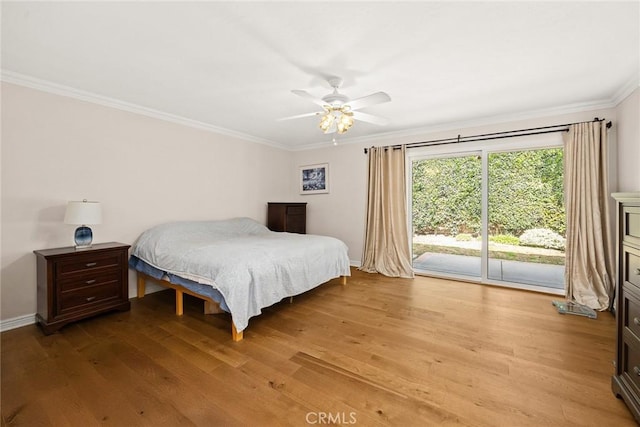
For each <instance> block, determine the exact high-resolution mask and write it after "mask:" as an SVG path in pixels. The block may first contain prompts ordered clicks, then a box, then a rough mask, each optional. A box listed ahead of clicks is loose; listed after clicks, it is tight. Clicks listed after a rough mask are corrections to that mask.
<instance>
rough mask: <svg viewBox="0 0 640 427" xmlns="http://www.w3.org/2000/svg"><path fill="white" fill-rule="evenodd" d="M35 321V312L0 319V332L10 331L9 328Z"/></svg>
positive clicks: (31, 323)
mask: <svg viewBox="0 0 640 427" xmlns="http://www.w3.org/2000/svg"><path fill="white" fill-rule="evenodd" d="M34 323H36V315H35V314H26V315H24V316H18V317H14V318H13V319H5V320H0V332H5V331H10V330H11V329H16V328H21V327H23V326H27V325H33V324H34Z"/></svg>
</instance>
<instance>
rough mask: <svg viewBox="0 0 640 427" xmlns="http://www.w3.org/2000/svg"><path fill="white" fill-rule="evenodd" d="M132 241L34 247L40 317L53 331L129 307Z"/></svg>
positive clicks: (38, 317)
mask: <svg viewBox="0 0 640 427" xmlns="http://www.w3.org/2000/svg"><path fill="white" fill-rule="evenodd" d="M129 247H130V246H129V245H125V244H122V243H115V242H111V243H99V244H95V245H93V246H91V247H90V248H86V249H76V248H75V247H73V246H71V247H65V248H56V249H44V250H39V251H34V253H35V254H36V258H37V269H38V313H37V314H36V320H37V322H38V323H39V324H40V326H41V327H42V330H43V331H44V333H45V334H47V335H49V334H51V333H53V332H55V331H57V330H58V329H60V328H61V327H63V326H64V325H66V324H68V323H71V322H75V321H77V320H81V319H85V318H87V317H90V316H95V315H97V314H101V313H104V312H107V311H111V310H120V311H126V310H129V307H130V303H129V275H128V270H127V259H128V250H129Z"/></svg>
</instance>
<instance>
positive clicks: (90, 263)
mask: <svg viewBox="0 0 640 427" xmlns="http://www.w3.org/2000/svg"><path fill="white" fill-rule="evenodd" d="M121 262H122V261H121V255H120V253H118V252H106V253H101V254H100V253H97V254H93V253H87V254H83V255H82V256H76V257H73V258H69V259H63V260H59V261H58V262H56V278H57V279H64V278H66V277H68V276H70V275H74V274H82V273H85V272H90V271H92V270H94V271H95V270H99V269H104V268H118V267H119V266H120V265H121Z"/></svg>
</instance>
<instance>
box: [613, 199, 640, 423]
mask: <svg viewBox="0 0 640 427" xmlns="http://www.w3.org/2000/svg"><path fill="white" fill-rule="evenodd" d="M613 197H614V198H615V199H616V201H617V221H616V223H617V227H616V230H617V233H616V239H617V241H616V270H617V272H616V296H615V301H616V321H617V328H616V329H617V348H616V372H615V375H614V376H613V379H612V389H613V393H614V394H615V395H616V396H617V397H620V398H622V399H623V400H624V402H625V403H626V404H627V406H628V407H629V409H630V410H631V413H632V414H633V416H634V417H635V419H636V421H637V422H638V423H640V193H614V194H613Z"/></svg>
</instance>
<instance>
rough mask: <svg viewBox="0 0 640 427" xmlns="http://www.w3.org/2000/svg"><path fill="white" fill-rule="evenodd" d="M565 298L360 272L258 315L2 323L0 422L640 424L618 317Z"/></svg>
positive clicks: (187, 306)
mask: <svg viewBox="0 0 640 427" xmlns="http://www.w3.org/2000/svg"><path fill="white" fill-rule="evenodd" d="M553 299H558V297H557V296H551V295H544V294H538V293H532V292H526V291H518V290H512V289H506V288H500V287H491V286H481V285H474V284H470V283H464V282H457V281H453V280H443V279H433V278H428V277H416V278H415V279H414V280H410V279H392V278H387V277H384V276H380V275H375V274H367V273H362V272H360V271H357V270H353V272H352V277H351V278H350V279H349V281H348V284H347V285H346V286H343V285H341V284H340V281H339V280H333V281H331V282H329V283H326V284H324V285H322V286H320V287H318V288H316V289H314V290H311V291H309V292H307V293H305V294H302V295H299V296H296V297H295V298H294V299H293V303H292V304H290V303H289V302H288V301H282V302H280V303H278V304H275V305H274V306H272V307H269V308H266V309H264V310H263V311H264V312H263V314H262V315H261V316H258V317H256V318H252V319H251V320H250V322H249V328H248V329H247V330H246V331H245V339H244V341H242V342H233V341H232V340H231V338H230V325H231V323H230V322H231V320H230V316H229V315H227V314H214V315H204V314H203V309H202V302H201V301H199V300H197V299H195V298H191V297H185V300H184V311H185V314H184V316H181V317H179V316H175V314H174V304H175V299H174V297H173V292H171V291H169V292H166V291H163V292H158V293H155V294H151V295H147V296H145V298H143V299H139V300H138V299H134V300H132V306H131V311H129V312H118V313H110V314H106V315H103V316H99V317H95V318H91V319H86V320H83V321H80V322H77V323H74V324H70V325H67V326H66V327H64V328H63V329H62V330H61V331H60V332H58V333H56V334H53V335H50V336H44V335H43V334H42V333H41V331H40V330H39V329H38V328H37V327H36V326H27V327H24V328H19V329H15V330H12V331H7V332H3V333H2V334H1V335H0V340H1V342H0V343H1V345H0V357H1V360H0V362H1V363H0V364H1V390H0V393H1V394H0V399H1V402H0V403H1V407H0V412H1V420H2V426H3V427H4V426H20V425H28V426H32V425H35V426H56V427H57V426H65V425H69V426H77V425H82V426H85V425H86V426H91V425H118V426H120V425H126V426H154V427H155V426H172V425H185V426H188V425H194V426H211V425H225V426H227V425H230V426H233V425H238V426H241V425H242V426H244V425H274V426H275V425H285V426H289V425H291V426H300V425H312V424H322V422H319V421H320V420H323V421H324V424H329V423H330V424H342V425H353V424H355V425H367V426H369V425H371V426H375V425H381V426H382V425H399V426H414V425H415V426H424V425H433V426H435V425H438V426H440V425H445V426H446V425H450V426H478V427H483V426H487V427H488V426H491V427H493V426H502V425H504V426H540V425H544V426H566V425H572V426H573V425H576V426H592V425H597V426H609V425H611V426H616V427H618V426H622V427H624V426H633V425H636V424H635V422H634V420H633V418H632V416H631V414H630V413H629V411H628V410H627V408H626V407H625V405H624V403H623V402H622V401H620V400H618V399H616V398H615V397H614V396H613V394H612V392H611V385H610V381H611V376H612V374H613V371H614V369H613V365H612V361H613V359H614V350H615V319H614V318H613V316H611V314H609V313H599V314H598V319H595V320H591V319H587V318H584V317H579V316H567V315H559V314H558V313H557V311H556V310H555V309H554V307H553V306H552V305H551V301H552V300H553Z"/></svg>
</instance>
